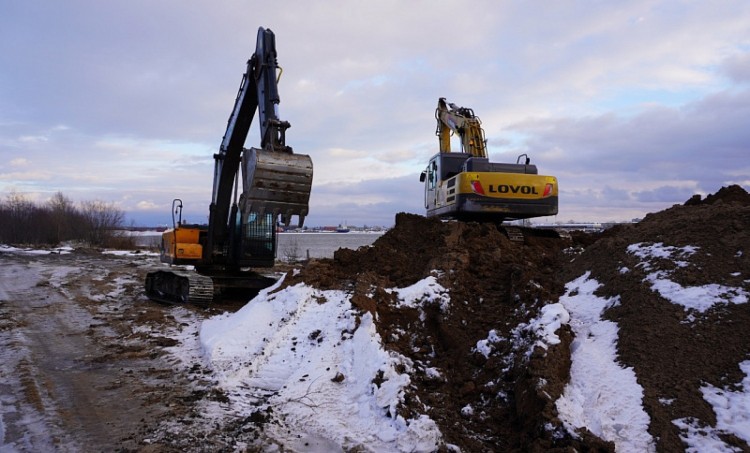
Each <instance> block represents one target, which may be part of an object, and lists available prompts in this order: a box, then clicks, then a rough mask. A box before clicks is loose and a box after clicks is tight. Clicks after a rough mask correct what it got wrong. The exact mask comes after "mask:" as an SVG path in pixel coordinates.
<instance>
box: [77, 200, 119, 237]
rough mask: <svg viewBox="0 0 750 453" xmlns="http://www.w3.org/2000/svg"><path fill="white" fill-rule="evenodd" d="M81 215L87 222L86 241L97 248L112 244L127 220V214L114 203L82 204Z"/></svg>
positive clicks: (90, 202)
mask: <svg viewBox="0 0 750 453" xmlns="http://www.w3.org/2000/svg"><path fill="white" fill-rule="evenodd" d="M81 214H82V216H83V219H84V222H85V223H84V225H85V229H86V240H87V241H88V242H89V243H90V244H91V245H96V246H104V245H107V243H108V242H111V241H112V239H113V238H114V237H115V236H116V230H117V229H119V228H122V227H123V222H124V220H125V213H124V212H123V211H122V210H121V209H119V208H118V207H117V206H116V205H115V204H114V203H107V202H105V201H101V200H94V201H84V202H81Z"/></svg>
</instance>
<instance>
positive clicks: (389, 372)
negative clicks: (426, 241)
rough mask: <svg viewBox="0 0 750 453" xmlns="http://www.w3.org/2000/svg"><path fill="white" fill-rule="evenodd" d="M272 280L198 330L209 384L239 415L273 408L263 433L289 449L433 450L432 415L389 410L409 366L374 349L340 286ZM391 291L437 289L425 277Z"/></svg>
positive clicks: (378, 346)
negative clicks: (213, 379) (212, 380)
mask: <svg viewBox="0 0 750 453" xmlns="http://www.w3.org/2000/svg"><path fill="white" fill-rule="evenodd" d="M279 285H281V280H280V281H279V282H278V283H277V284H276V285H274V286H272V287H271V288H268V289H266V290H264V291H262V292H261V293H260V294H259V295H258V296H257V297H256V298H255V299H253V300H252V301H251V302H250V303H248V304H247V305H246V306H244V307H243V308H242V309H241V310H239V311H238V312H237V313H234V314H223V315H219V316H216V317H213V318H210V319H208V320H206V321H204V322H203V325H202V327H201V329H200V343H201V345H202V348H203V351H204V353H205V355H206V358H207V359H208V361H209V362H210V364H211V366H212V367H213V369H214V370H215V372H216V374H217V376H218V379H219V386H220V387H221V388H222V389H223V390H224V391H225V392H226V393H227V394H228V395H229V397H230V398H231V399H232V400H233V402H235V403H236V404H237V406H239V407H242V408H244V409H243V411H244V413H245V415H249V414H250V413H252V412H253V411H255V410H258V409H260V408H263V407H266V406H268V405H270V406H273V407H274V414H275V415H277V416H279V417H278V421H279V424H275V423H274V424H272V423H269V424H266V426H265V428H266V432H267V433H268V434H269V435H271V437H273V438H274V439H276V440H277V441H280V442H282V443H283V444H284V446H285V448H289V449H291V450H292V451H303V450H304V451H310V450H311V449H313V450H314V448H313V447H314V446H317V447H316V448H317V449H318V451H331V450H332V449H333V450H338V451H341V449H360V448H361V449H364V450H367V451H415V452H419V451H424V452H427V451H434V450H435V449H436V448H437V446H438V445H439V443H440V441H441V433H440V431H439V429H438V428H437V425H436V424H435V422H434V421H433V420H431V419H430V418H429V417H427V416H426V415H418V416H415V417H413V418H410V419H408V420H407V419H404V417H402V416H401V415H400V414H399V413H398V406H399V403H401V402H402V401H403V399H404V394H405V392H406V389H407V387H408V386H409V384H410V383H411V378H410V376H409V373H410V372H412V371H413V364H412V363H411V361H410V360H409V359H408V358H406V357H403V356H401V355H399V354H396V353H393V352H389V351H386V350H385V349H384V348H383V346H382V342H381V338H380V335H379V334H378V333H377V330H376V328H375V324H374V320H373V317H372V315H371V314H370V313H365V314H359V312H358V311H357V310H355V309H354V308H353V306H352V304H351V302H350V300H349V295H348V294H346V293H345V292H343V291H334V290H329V291H323V290H318V289H314V288H312V287H310V286H307V285H304V284H297V285H294V286H289V287H286V288H284V289H281V290H279V287H280V286H279ZM420 288H421V290H423V291H424V292H425V293H423V294H422V295H419V294H418V293H419V290H420ZM392 291H394V292H397V293H399V295H400V297H403V300H404V303H413V301H415V300H432V299H433V298H434V297H436V296H435V295H436V294H440V293H441V291H440V290H439V289H438V288H437V287H436V286H435V282H434V281H433V280H430V279H429V278H428V279H425V281H422V282H420V283H418V284H416V285H412V286H411V287H409V288H403V289H393V290H392ZM300 436H301V437H300ZM305 443H307V444H308V445H305ZM334 447H335V448H334Z"/></svg>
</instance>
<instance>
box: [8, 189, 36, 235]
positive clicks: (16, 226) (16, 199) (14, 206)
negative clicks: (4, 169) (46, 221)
mask: <svg viewBox="0 0 750 453" xmlns="http://www.w3.org/2000/svg"><path fill="white" fill-rule="evenodd" d="M1 209H2V216H0V219H2V220H0V222H2V223H0V231H1V233H2V239H3V242H9V243H15V244H18V243H29V242H33V234H32V233H33V232H34V231H36V229H35V227H34V210H35V206H34V203H32V202H31V200H30V199H29V198H28V197H27V196H25V195H23V194H20V193H18V192H16V191H12V192H10V193H9V194H8V195H7V196H6V197H5V201H4V202H3V203H2V206H1Z"/></svg>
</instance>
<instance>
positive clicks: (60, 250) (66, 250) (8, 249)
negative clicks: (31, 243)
mask: <svg viewBox="0 0 750 453" xmlns="http://www.w3.org/2000/svg"><path fill="white" fill-rule="evenodd" d="M72 251H73V248H72V247H68V246H63V247H55V248H52V249H32V248H18V247H12V246H10V245H5V244H0V254H1V253H15V254H18V255H51V254H53V253H55V254H58V255H68V254H70V253H71V252H72Z"/></svg>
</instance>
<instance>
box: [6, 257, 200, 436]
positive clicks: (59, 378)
mask: <svg viewBox="0 0 750 453" xmlns="http://www.w3.org/2000/svg"><path fill="white" fill-rule="evenodd" d="M154 265H156V260H155V259H154V258H152V257H142V258H138V257H137V256H136V257H122V258H120V257H117V256H112V255H101V254H99V253H98V252H97V253H90V254H85V253H80V252H77V253H75V254H70V255H28V254H27V255H24V254H2V255H0V447H5V448H8V449H10V451H13V449H16V450H20V451H53V450H54V451H105V450H135V449H138V448H140V447H139V446H142V445H144V444H148V442H149V440H148V436H149V435H150V433H152V432H153V431H154V430H155V429H156V427H157V425H158V424H159V421H160V420H162V419H164V418H170V419H175V418H179V417H180V416H181V415H184V414H185V413H187V412H189V411H190V410H191V406H192V404H193V403H194V402H195V401H196V399H198V398H196V397H195V395H196V394H205V393H207V390H206V388H207V382H206V381H203V380H202V379H199V378H196V373H195V371H198V368H199V366H198V367H196V368H194V369H193V372H192V373H191V372H189V371H188V370H187V369H186V368H185V367H184V366H182V364H181V363H179V360H178V359H176V358H175V357H174V356H172V355H170V354H169V353H168V349H169V347H170V346H172V345H174V344H175V342H176V341H175V340H173V339H171V338H169V337H170V336H175V335H179V334H180V330H181V329H182V330H184V329H186V328H189V327H190V326H191V325H193V324H194V322H193V321H194V320H195V317H196V316H205V315H204V314H203V313H202V312H193V311H190V309H185V308H181V307H163V306H158V305H155V304H153V303H151V302H149V301H148V300H146V299H145V298H144V297H143V296H142V294H141V293H142V291H141V288H142V279H141V278H140V277H142V275H143V274H144V273H145V272H146V270H147V269H148V268H150V267H152V266H154ZM196 392H197V393H196Z"/></svg>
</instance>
